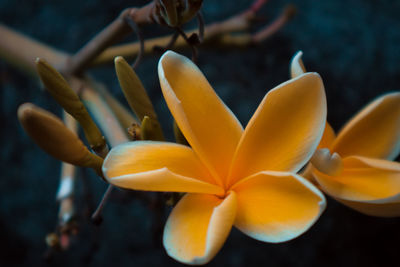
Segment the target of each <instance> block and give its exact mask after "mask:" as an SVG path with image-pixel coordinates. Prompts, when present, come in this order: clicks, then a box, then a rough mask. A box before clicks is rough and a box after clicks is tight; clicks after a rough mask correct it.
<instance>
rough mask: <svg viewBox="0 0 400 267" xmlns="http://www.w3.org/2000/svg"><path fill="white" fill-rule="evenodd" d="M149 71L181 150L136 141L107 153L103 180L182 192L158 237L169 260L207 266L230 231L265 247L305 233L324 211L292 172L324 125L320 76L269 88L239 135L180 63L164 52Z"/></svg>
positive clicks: (203, 84)
mask: <svg viewBox="0 0 400 267" xmlns="http://www.w3.org/2000/svg"><path fill="white" fill-rule="evenodd" d="M158 72H159V76H160V83H161V88H162V92H163V94H164V97H165V100H166V102H167V104H168V107H169V109H170V111H171V113H172V115H173V117H174V118H175V120H176V122H177V124H178V126H179V128H180V129H181V131H182V133H183V134H184V136H185V137H186V139H187V141H188V142H189V144H190V147H187V146H183V145H178V144H175V143H167V142H152V141H136V142H131V143H127V144H123V145H120V146H117V147H115V148H114V149H112V150H111V152H110V153H109V154H108V156H107V158H106V160H105V162H104V165H103V172H104V175H105V177H106V179H108V181H109V182H110V183H112V184H114V185H116V186H119V187H123V188H129V189H135V190H148V191H172V192H185V193H187V194H186V195H185V196H184V197H183V198H182V199H181V200H180V201H179V202H178V204H177V205H176V206H175V207H174V209H173V210H172V213H171V214H170V216H169V218H168V221H167V224H166V226H165V230H164V238H163V242H164V246H165V248H166V250H167V253H168V254H169V255H170V256H171V257H173V258H175V259H176V260H178V261H180V262H183V263H188V264H205V263H207V262H209V261H210V260H211V259H212V258H213V257H214V256H215V254H216V253H217V252H218V251H219V249H220V248H221V247H222V245H223V244H224V242H225V240H226V238H227V236H228V234H229V232H230V230H231V228H232V226H233V225H234V226H235V227H237V228H238V229H239V230H241V231H242V232H243V233H245V234H247V235H249V236H251V237H253V238H255V239H257V240H261V241H265V242H273V243H277V242H284V241H287V240H290V239H293V238H295V237H297V236H299V235H300V234H302V233H304V232H305V231H306V230H307V229H308V228H310V227H311V225H312V224H313V223H314V222H315V221H316V220H317V219H318V217H319V216H320V214H321V213H322V211H323V210H324V208H325V198H324V196H323V195H322V193H321V192H320V191H319V190H318V189H317V188H316V187H314V186H313V185H312V184H311V183H310V182H308V181H307V180H306V179H304V178H302V177H301V176H299V175H297V174H296V172H298V171H299V170H300V169H301V168H302V167H303V166H304V165H305V164H306V163H307V161H308V160H309V159H310V157H311V156H312V155H313V153H314V151H315V149H316V148H317V145H318V143H319V141H320V139H321V137H322V133H323V130H324V127H325V121H326V99H325V91H324V86H323V83H322V80H321V78H320V76H319V75H318V74H316V73H305V74H303V75H300V76H299V77H297V78H295V79H292V80H290V81H287V82H285V83H283V84H281V85H279V86H277V87H276V88H274V89H272V90H271V91H269V92H268V94H267V95H266V96H265V98H264V99H263V101H262V102H261V104H260V106H259V107H258V108H257V110H256V112H255V113H254V115H253V117H252V118H251V120H250V122H249V123H248V125H247V127H246V129H245V130H243V128H242V126H241V124H240V122H239V121H238V120H237V119H236V117H235V116H234V115H233V113H232V112H231V111H230V110H229V109H228V108H227V107H226V106H225V105H224V103H223V102H222V101H221V99H220V98H219V97H218V96H217V95H216V93H215V92H214V90H213V89H212V87H211V86H210V84H209V83H208V81H207V79H206V78H205V77H204V76H203V74H202V73H201V71H200V70H199V69H198V68H197V67H196V65H194V64H193V63H192V62H191V61H190V60H189V59H187V58H185V57H183V56H180V55H178V54H176V53H174V52H171V51H169V52H166V53H165V54H164V55H163V56H162V58H161V59H160V62H159V66H158Z"/></svg>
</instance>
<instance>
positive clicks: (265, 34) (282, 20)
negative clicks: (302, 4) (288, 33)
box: [253, 5, 296, 44]
mask: <svg viewBox="0 0 400 267" xmlns="http://www.w3.org/2000/svg"><path fill="white" fill-rule="evenodd" d="M295 14H296V7H295V6H293V5H288V6H287V7H285V9H284V10H283V12H282V13H281V14H280V15H279V16H278V17H277V18H276V19H275V20H274V21H273V22H272V23H271V24H270V25H268V26H266V27H264V28H263V29H261V30H260V31H258V32H257V33H256V34H254V35H253V42H254V43H256V44H258V43H261V42H262V41H264V40H265V39H267V38H269V37H271V36H272V35H273V34H275V33H276V32H277V31H278V30H280V29H281V28H283V26H285V25H286V23H287V22H288V21H290V20H291V19H292V18H293V16H294V15H295Z"/></svg>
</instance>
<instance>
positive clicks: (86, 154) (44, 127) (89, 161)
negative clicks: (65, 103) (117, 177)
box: [18, 103, 103, 175]
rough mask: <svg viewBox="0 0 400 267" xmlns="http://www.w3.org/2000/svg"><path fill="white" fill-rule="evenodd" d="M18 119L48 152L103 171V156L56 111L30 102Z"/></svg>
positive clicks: (21, 107) (60, 158) (23, 108)
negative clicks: (59, 116) (52, 111)
mask: <svg viewBox="0 0 400 267" xmlns="http://www.w3.org/2000/svg"><path fill="white" fill-rule="evenodd" d="M18 119H19V121H20V122H21V124H22V127H23V128H24V130H25V131H26V133H27V134H28V135H29V136H30V137H31V138H32V139H33V140H34V141H35V143H36V144H37V145H38V146H39V147H40V148H41V149H43V150H44V151H46V152H47V153H48V154H50V155H51V156H53V157H54V158H56V159H59V160H61V161H64V162H67V163H70V164H74V165H77V166H81V167H90V168H93V169H95V170H96V171H97V172H98V174H99V175H101V165H102V164H103V159H102V158H100V157H99V156H97V155H95V154H93V153H91V152H90V151H89V150H88V149H87V148H86V147H85V145H84V144H83V143H82V141H81V140H80V139H79V138H78V136H77V135H76V134H75V133H73V132H72V131H71V130H69V129H68V128H67V127H66V126H65V125H64V124H63V123H62V121H61V120H60V119H59V118H57V117H56V116H55V115H53V114H52V113H50V112H48V111H46V110H44V109H41V108H39V107H37V106H35V105H33V104H31V103H26V104H23V105H21V106H20V107H19V108H18Z"/></svg>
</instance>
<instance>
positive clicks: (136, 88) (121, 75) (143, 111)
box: [115, 57, 164, 140]
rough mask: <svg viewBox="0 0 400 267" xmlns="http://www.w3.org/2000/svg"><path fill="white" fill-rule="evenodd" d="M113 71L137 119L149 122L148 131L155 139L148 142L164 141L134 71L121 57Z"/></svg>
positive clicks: (116, 60)
mask: <svg viewBox="0 0 400 267" xmlns="http://www.w3.org/2000/svg"><path fill="white" fill-rule="evenodd" d="M115 71H116V73H117V77H118V81H119V84H120V86H121V88H122V91H123V93H124V95H125V98H126V100H127V101H128V104H129V106H130V107H131V109H132V110H133V111H134V112H135V114H136V116H137V117H138V119H139V120H140V121H143V120H144V118H145V116H147V117H149V119H150V120H149V121H148V122H151V127H148V130H151V131H152V133H151V134H150V135H151V136H152V137H153V138H156V139H148V140H164V136H163V133H162V130H161V126H160V123H159V122H158V119H157V114H156V112H155V111H154V107H153V104H152V103H151V100H150V98H149V96H148V95H147V93H146V90H145V88H144V87H143V84H142V82H141V81H140V79H139V77H138V76H137V75H136V73H135V71H134V70H133V69H132V68H131V66H130V65H129V64H128V62H126V60H125V59H124V58H123V57H116V58H115ZM147 126H150V125H147Z"/></svg>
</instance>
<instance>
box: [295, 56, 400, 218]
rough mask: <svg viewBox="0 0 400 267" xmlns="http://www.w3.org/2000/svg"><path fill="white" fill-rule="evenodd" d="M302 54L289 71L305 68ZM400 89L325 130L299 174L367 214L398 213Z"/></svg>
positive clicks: (388, 214)
mask: <svg viewBox="0 0 400 267" xmlns="http://www.w3.org/2000/svg"><path fill="white" fill-rule="evenodd" d="M301 56H302V53H301V52H299V53H297V55H296V56H295V57H294V58H293V60H292V64H291V75H292V77H296V76H298V75H303V73H304V72H305V68H304V65H303V63H302V61H301ZM399 153H400V92H392V93H388V94H385V95H382V96H380V97H378V98H377V99H375V100H374V101H372V102H371V103H370V104H368V105H367V106H366V107H364V108H363V109H362V110H360V112H358V113H357V114H356V115H355V116H354V117H353V118H352V119H351V120H349V121H348V122H347V123H346V124H345V126H344V127H343V128H342V129H341V130H340V131H339V132H338V134H337V136H336V134H335V132H334V131H333V129H332V128H331V127H330V125H329V124H328V123H327V124H326V129H325V132H324V135H323V138H322V140H321V143H320V144H319V146H318V150H317V151H316V152H315V154H314V156H313V157H312V160H311V163H312V164H310V165H309V166H308V167H307V169H306V171H305V173H304V175H305V176H308V177H309V178H311V179H314V182H315V183H317V184H318V186H319V187H320V188H321V189H322V190H323V191H324V192H326V193H327V194H329V195H330V196H332V197H333V198H335V199H336V200H338V201H339V202H341V203H343V204H345V205H346V206H348V207H351V208H353V209H355V210H357V211H359V212H362V213H364V214H367V215H373V216H382V217H394V216H400V163H398V162H394V161H392V160H394V159H395V158H396V157H397V156H398V155H399Z"/></svg>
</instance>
